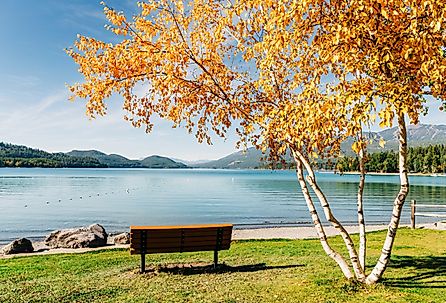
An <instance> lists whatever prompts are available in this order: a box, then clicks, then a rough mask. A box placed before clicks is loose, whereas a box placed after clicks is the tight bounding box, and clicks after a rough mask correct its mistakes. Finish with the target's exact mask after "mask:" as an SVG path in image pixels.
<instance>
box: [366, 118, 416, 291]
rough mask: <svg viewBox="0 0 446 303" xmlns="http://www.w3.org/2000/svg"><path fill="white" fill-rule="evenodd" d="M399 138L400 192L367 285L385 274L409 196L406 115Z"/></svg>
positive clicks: (399, 126)
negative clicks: (379, 254) (402, 212)
mask: <svg viewBox="0 0 446 303" xmlns="http://www.w3.org/2000/svg"><path fill="white" fill-rule="evenodd" d="M398 137H399V172H400V182H401V185H400V191H399V193H398V196H397V197H396V198H395V201H394V203H393V211H392V218H391V219H390V223H389V228H388V231H387V236H386V239H385V241H384V245H383V248H382V251H381V256H380V257H379V259H378V262H377V264H376V265H375V267H374V268H373V270H372V272H371V273H370V275H368V276H367V279H366V281H365V282H366V283H367V284H375V283H376V282H377V281H378V280H379V279H380V278H381V277H382V275H383V274H384V271H385V270H386V268H387V265H388V264H389V261H390V255H391V252H392V246H393V242H394V241H395V236H396V232H397V229H398V224H399V222H400V218H401V211H402V209H403V205H404V202H405V200H406V197H407V194H408V193H409V179H408V177H407V133H406V123H405V121H404V114H403V113H399V114H398Z"/></svg>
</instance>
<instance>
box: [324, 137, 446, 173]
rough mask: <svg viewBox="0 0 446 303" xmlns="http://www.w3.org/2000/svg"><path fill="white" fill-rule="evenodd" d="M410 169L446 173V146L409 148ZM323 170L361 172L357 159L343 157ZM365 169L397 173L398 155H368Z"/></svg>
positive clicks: (393, 153)
mask: <svg viewBox="0 0 446 303" xmlns="http://www.w3.org/2000/svg"><path fill="white" fill-rule="evenodd" d="M407 159H408V161H407V162H408V163H407V164H408V169H409V172H411V173H427V174H436V173H446V145H444V144H438V145H429V146H426V147H409V148H408V157H407ZM321 168H329V169H335V170H337V171H340V172H351V171H359V161H358V158H357V157H351V156H343V157H340V158H338V159H337V161H336V162H335V163H324V164H322V165H321ZM365 169H366V171H368V172H381V173H397V172H398V153H397V152H396V151H392V150H390V151H383V152H376V153H372V154H370V155H368V159H367V162H366V163H365Z"/></svg>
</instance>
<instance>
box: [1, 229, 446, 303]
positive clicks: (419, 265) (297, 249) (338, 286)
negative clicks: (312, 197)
mask: <svg viewBox="0 0 446 303" xmlns="http://www.w3.org/2000/svg"><path fill="white" fill-rule="evenodd" d="M384 236H385V233H384V232H373V233H369V234H368V243H369V250H368V265H370V266H372V265H373V264H374V262H375V260H376V258H377V256H378V254H379V250H380V246H381V243H382V240H383V238H384ZM355 239H356V238H355ZM341 241H342V240H341V239H340V238H339V237H336V238H332V239H331V242H332V243H333V245H334V246H335V247H338V248H341ZM212 254H213V253H212V252H202V253H184V254H162V255H149V256H147V267H148V268H149V267H150V270H149V271H148V272H147V273H146V274H143V275H141V274H138V269H139V268H138V266H139V256H130V255H129V252H128V251H127V250H122V249H115V250H103V251H97V252H89V253H83V254H63V255H47V256H33V257H15V258H10V259H0V302H257V303H260V302H308V303H309V302H327V303H328V302H423V303H424V302H442V303H444V302H446V232H444V231H443V232H442V231H433V230H420V229H419V230H410V229H407V228H402V229H400V230H399V231H398V235H397V239H396V242H395V246H394V251H393V256H392V261H391V265H390V267H389V268H388V270H387V271H386V273H385V278H384V279H383V280H382V282H381V283H379V284H378V285H376V286H372V287H363V286H358V285H355V284H352V283H348V282H346V281H345V280H344V279H343V278H342V276H341V272H340V270H339V269H338V268H337V267H336V266H335V264H334V263H333V262H332V261H331V260H330V259H329V258H328V257H327V256H326V255H325V254H324V252H323V251H322V249H321V247H320V244H319V242H318V241H317V240H265V241H236V242H233V245H232V247H231V249H230V250H229V251H223V252H220V260H221V261H222V262H224V263H225V265H223V266H222V267H221V268H220V269H219V270H217V271H214V270H212V269H211V267H210V266H208V265H209V264H211V262H212ZM190 265H193V267H192V268H190V267H189V266H190ZM184 266H185V267H184ZM369 270H370V269H369Z"/></svg>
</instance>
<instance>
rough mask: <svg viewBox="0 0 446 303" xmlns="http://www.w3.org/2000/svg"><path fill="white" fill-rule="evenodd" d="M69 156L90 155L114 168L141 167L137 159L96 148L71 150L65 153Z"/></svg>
mask: <svg viewBox="0 0 446 303" xmlns="http://www.w3.org/2000/svg"><path fill="white" fill-rule="evenodd" d="M66 154H67V155H69V156H74V157H90V158H94V159H97V160H98V161H99V162H100V163H102V164H104V165H107V166H108V167H116V168H124V167H127V168H135V167H143V166H142V165H141V163H140V161H138V160H130V159H127V158H126V157H123V156H121V155H116V154H110V155H107V154H105V153H103V152H100V151H97V150H73V151H70V152H68V153H66Z"/></svg>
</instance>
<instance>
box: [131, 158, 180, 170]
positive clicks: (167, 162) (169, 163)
mask: <svg viewBox="0 0 446 303" xmlns="http://www.w3.org/2000/svg"><path fill="white" fill-rule="evenodd" d="M140 163H141V165H142V167H145V168H188V166H187V165H186V164H184V163H180V162H175V161H173V160H172V159H169V158H166V157H161V156H150V157H147V158H145V159H143V160H141V161H140Z"/></svg>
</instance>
